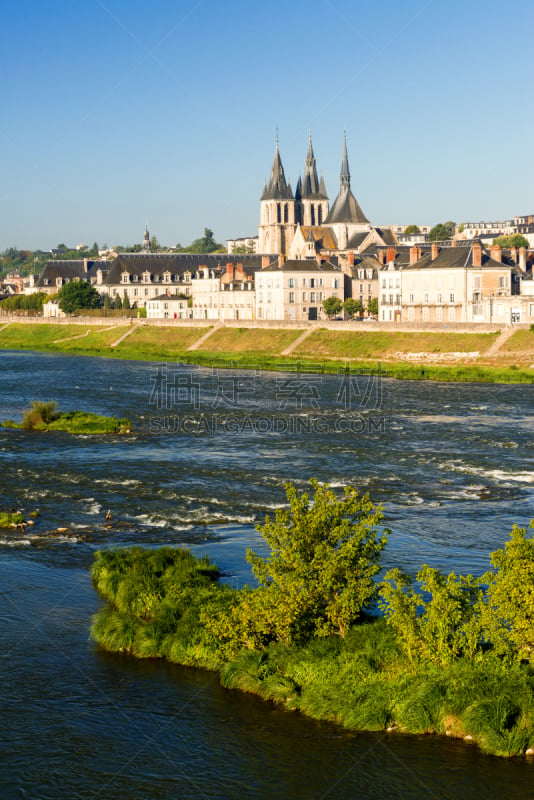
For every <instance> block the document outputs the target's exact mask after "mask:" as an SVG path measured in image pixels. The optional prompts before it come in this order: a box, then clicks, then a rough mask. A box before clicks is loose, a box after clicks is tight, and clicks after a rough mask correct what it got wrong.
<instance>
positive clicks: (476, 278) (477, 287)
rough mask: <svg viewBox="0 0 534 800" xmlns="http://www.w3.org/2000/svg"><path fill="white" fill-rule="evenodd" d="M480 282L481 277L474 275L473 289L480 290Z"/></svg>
mask: <svg viewBox="0 0 534 800" xmlns="http://www.w3.org/2000/svg"><path fill="white" fill-rule="evenodd" d="M481 281H482V277H481V276H480V275H475V289H480V288H481Z"/></svg>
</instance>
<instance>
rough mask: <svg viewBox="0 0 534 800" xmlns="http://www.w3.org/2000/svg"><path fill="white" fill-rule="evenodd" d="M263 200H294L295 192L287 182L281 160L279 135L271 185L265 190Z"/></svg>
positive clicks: (270, 179)
mask: <svg viewBox="0 0 534 800" xmlns="http://www.w3.org/2000/svg"><path fill="white" fill-rule="evenodd" d="M261 199H262V200H293V192H292V191H291V186H288V184H287V182H286V176H285V175H284V168H283V166H282V159H281V158H280V151H279V149H278V135H277V136H276V150H275V153H274V160H273V166H272V168H271V177H270V178H269V184H268V185H267V186H266V187H265V189H264V190H263V194H262V196H261Z"/></svg>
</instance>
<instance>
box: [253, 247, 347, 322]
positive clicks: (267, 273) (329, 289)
mask: <svg viewBox="0 0 534 800" xmlns="http://www.w3.org/2000/svg"><path fill="white" fill-rule="evenodd" d="M344 284H345V280H344V274H343V271H342V269H341V267H340V266H338V265H335V264H331V263H330V262H328V261H325V262H320V263H319V262H318V261H316V260H312V259H307V260H305V259H299V260H294V261H286V260H285V259H284V256H280V261H279V263H278V264H272V265H271V266H268V267H265V268H264V269H262V270H261V271H260V272H257V273H256V316H257V319H261V320H288V321H301V320H321V319H326V314H325V312H324V309H323V305H322V303H323V300H326V299H327V298H329V297H337V298H339V300H341V302H343V300H344V299H345V287H344Z"/></svg>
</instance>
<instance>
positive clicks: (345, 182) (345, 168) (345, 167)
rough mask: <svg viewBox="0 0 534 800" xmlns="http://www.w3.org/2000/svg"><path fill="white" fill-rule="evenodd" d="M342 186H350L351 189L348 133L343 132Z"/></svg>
mask: <svg viewBox="0 0 534 800" xmlns="http://www.w3.org/2000/svg"><path fill="white" fill-rule="evenodd" d="M339 177H340V181H341V186H348V187H349V189H350V172H349V158H348V156H347V132H346V131H344V132H343V156H342V158H341V174H340V176H339Z"/></svg>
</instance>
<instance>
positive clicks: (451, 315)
mask: <svg viewBox="0 0 534 800" xmlns="http://www.w3.org/2000/svg"><path fill="white" fill-rule="evenodd" d="M455 319H456V309H455V308H454V307H453V308H449V322H454V321H455Z"/></svg>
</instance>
